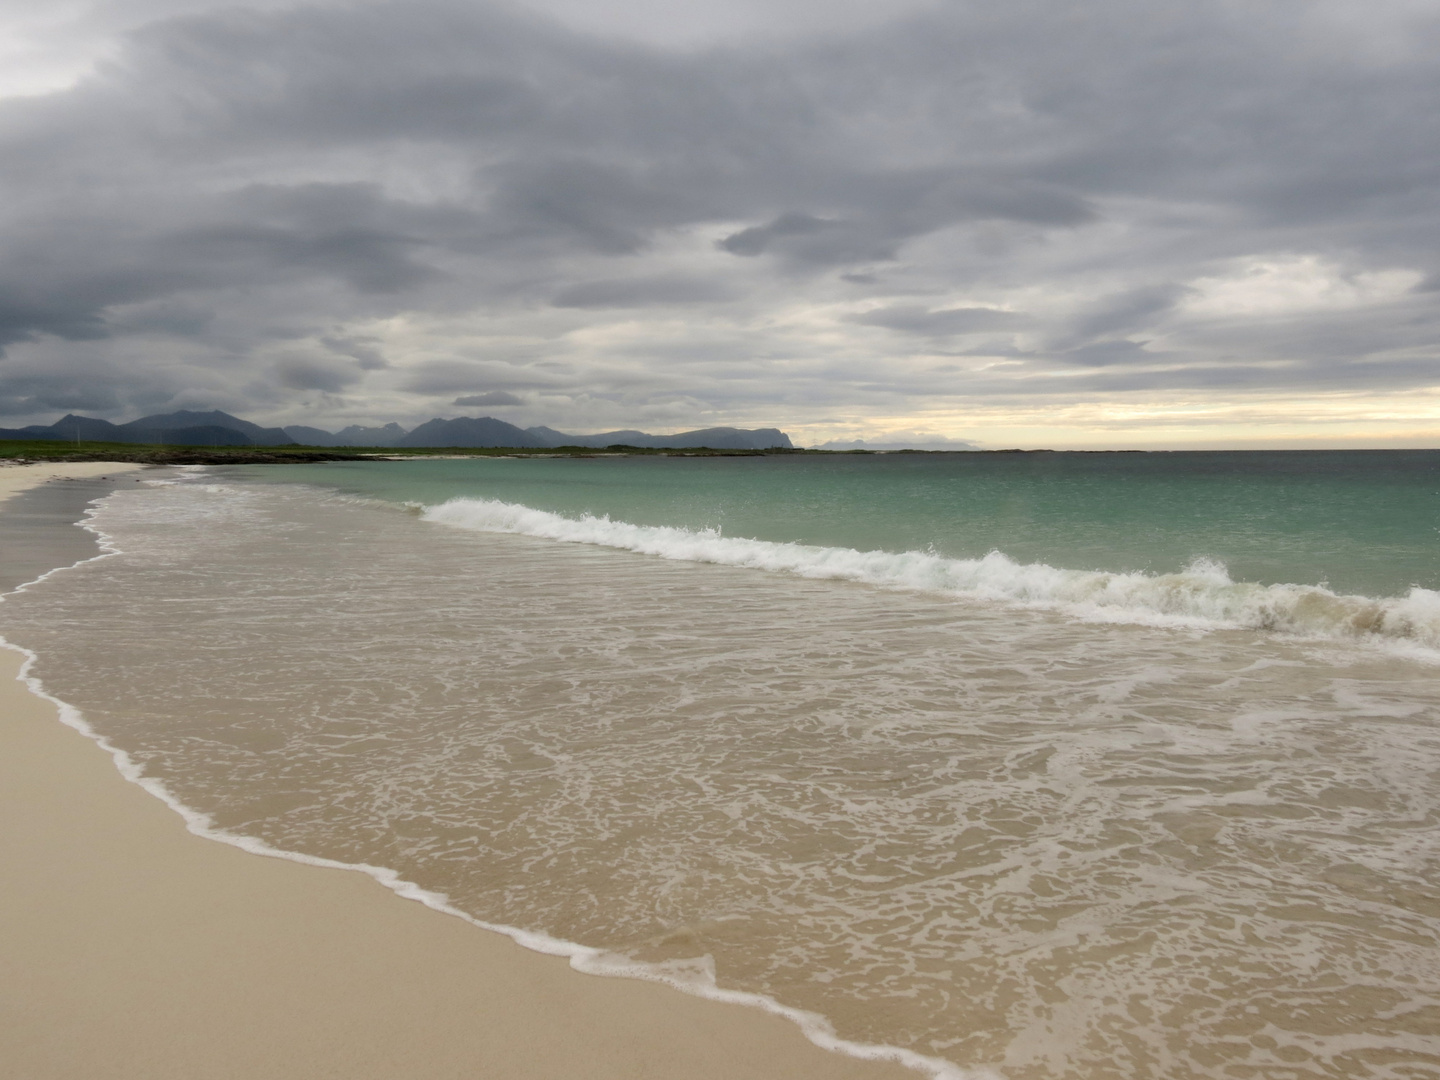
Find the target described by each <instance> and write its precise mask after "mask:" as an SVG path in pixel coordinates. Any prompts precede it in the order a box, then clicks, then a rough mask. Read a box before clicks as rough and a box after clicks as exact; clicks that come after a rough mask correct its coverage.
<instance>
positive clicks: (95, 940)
mask: <svg viewBox="0 0 1440 1080" xmlns="http://www.w3.org/2000/svg"><path fill="white" fill-rule="evenodd" d="M130 468H133V467H130V466H117V465H113V464H104V463H98V464H94V463H86V464H75V465H50V464H45V465H25V466H9V467H5V468H3V469H0V500H4V499H6V498H8V497H9V496H11V495H14V494H15V493H17V492H20V491H23V490H25V489H26V488H28V487H31V486H33V485H36V484H39V483H42V482H45V481H46V480H48V479H50V478H53V477H61V476H64V477H99V476H102V475H111V476H114V475H118V474H120V473H121V472H122V471H124V470H127V469H130ZM4 513H5V503H4V502H3V501H0V514H4ZM0 614H3V613H0ZM0 624H3V617H0ZM22 661H23V657H22V655H21V654H20V653H18V652H16V651H14V650H12V649H4V650H0V823H3V824H0V860H3V863H4V865H5V867H6V872H5V874H4V876H3V879H0V965H3V969H4V971H5V973H6V977H5V979H4V980H3V981H0V1045H3V1046H4V1047H5V1050H4V1058H5V1068H4V1071H5V1074H6V1075H8V1076H14V1077H24V1078H27V1080H59V1078H72V1077H73V1078H82V1077H83V1078H87V1080H89V1078H98V1077H107V1078H126V1077H136V1078H139V1077H145V1078H147V1080H164V1078H170V1077H174V1078H177V1080H178V1078H182V1077H183V1078H186V1080H201V1078H211V1077H214V1078H220V1077H227V1078H228V1077H235V1078H242V1077H243V1078H258V1077H267V1078H270V1077H273V1078H282V1077H296V1078H299V1077H306V1078H317V1077H346V1078H350V1080H360V1078H366V1077H376V1078H379V1077H385V1078H387V1080H388V1078H393V1077H396V1076H405V1077H457V1078H458V1077H537V1078H538V1077H545V1078H559V1077H595V1078H606V1077H615V1078H620V1077H626V1078H635V1077H657V1078H658V1077H666V1078H674V1077H687V1078H706V1077H715V1078H720V1077H725V1078H727V1080H737V1078H746V1077H755V1078H760V1077H777V1078H778V1077H787V1078H805V1077H830V1078H846V1077H853V1078H856V1080H860V1078H863V1077H873V1078H880V1077H890V1078H892V1080H899V1078H901V1077H906V1076H914V1075H916V1074H914V1073H912V1072H909V1071H907V1070H905V1069H903V1068H901V1067H899V1066H897V1065H891V1064H877V1063H869V1062H862V1061H856V1060H853V1059H850V1058H845V1057H842V1056H839V1055H835V1054H831V1053H828V1052H826V1051H823V1050H821V1049H819V1048H817V1047H815V1046H813V1045H812V1044H810V1043H809V1042H808V1041H806V1039H805V1038H804V1036H803V1035H802V1034H801V1032H800V1031H799V1030H798V1029H797V1028H796V1027H795V1026H794V1025H792V1024H790V1023H789V1022H787V1021H785V1020H782V1019H780V1018H777V1017H773V1016H770V1015H767V1014H764V1013H762V1012H759V1011H758V1010H754V1009H748V1008H743V1007H740V1006H733V1005H725V1004H717V1003H715V1002H710V1001H705V1000H701V999H698V998H692V997H688V996H686V995H684V994H681V993H679V992H677V991H674V990H672V989H670V988H668V987H664V986H661V985H657V984H651V983H643V982H638V981H631V980H622V979H602V978H596V977H591V976H586V975H582V974H579V973H577V972H575V971H572V970H571V969H570V968H569V967H568V965H567V963H566V962H565V961H563V960H561V959H557V958H553V957H546V956H541V955H539V954H536V953H532V952H528V951H526V950H524V949H522V948H520V947H519V946H517V945H514V944H513V943H512V942H510V941H509V940H508V939H506V938H503V937H501V936H499V935H495V934H490V933H486V932H484V931H481V930H477V929H476V928H474V927H472V926H469V925H466V924H465V923H463V922H462V921H460V920H459V919H456V918H452V917H449V916H446V915H443V914H440V913H438V912H435V911H432V910H430V909H428V908H425V907H423V906H422V905H420V904H418V903H413V902H407V901H405V900H402V899H400V898H398V897H396V896H394V895H393V894H392V893H390V892H389V891H387V890H386V889H384V888H383V887H382V886H380V885H379V884H377V883H376V882H374V881H373V880H371V879H370V878H368V877H366V876H364V875H362V874H359V873H354V872H347V871H340V870H328V869H322V868H316V867H312V866H305V865H301V864H298V863H292V862H288V861H285V860H282V859H277V858H265V857H262V856H257V855H252V854H249V853H247V852H244V851H241V850H239V849H237V848H233V847H230V846H227V845H225V844H221V843H217V842H215V841H212V840H207V839H204V838H202V837H198V836H195V835H193V834H191V833H189V832H188V831H187V830H186V827H185V824H184V822H183V821H182V820H181V819H180V817H178V816H177V815H176V814H175V813H174V812H172V811H171V810H170V809H169V808H167V807H166V806H165V805H164V804H162V803H161V802H160V801H158V800H157V799H155V798H153V797H152V796H151V795H149V794H148V793H147V792H145V791H144V790H142V789H141V788H140V787H138V786H135V785H133V784H131V783H128V782H127V781H125V780H124V779H123V778H122V777H121V776H120V775H119V773H118V772H117V771H116V769H115V766H114V764H113V763H112V761H111V760H110V758H109V757H108V755H107V754H106V753H104V752H103V751H102V750H101V749H100V748H99V747H97V746H96V745H95V744H94V743H93V742H92V741H91V740H89V739H87V738H85V737H84V736H83V735H81V734H80V733H78V732H76V731H74V730H72V729H70V728H68V727H65V726H64V725H62V724H61V723H60V722H59V720H58V718H57V711H56V708H55V707H54V706H53V705H52V704H51V703H50V702H48V701H45V700H42V699H40V698H38V697H36V696H34V695H32V694H31V693H29V692H28V690H27V689H26V687H25V685H24V684H23V683H21V682H19V681H17V674H18V672H19V669H20V666H21V663H22Z"/></svg>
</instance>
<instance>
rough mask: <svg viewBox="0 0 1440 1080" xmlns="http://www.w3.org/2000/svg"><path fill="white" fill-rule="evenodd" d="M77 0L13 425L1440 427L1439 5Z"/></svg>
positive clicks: (66, 31) (47, 148)
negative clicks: (225, 416)
mask: <svg viewBox="0 0 1440 1080" xmlns="http://www.w3.org/2000/svg"><path fill="white" fill-rule="evenodd" d="M36 6H37V5H35V4H34V3H33V2H31V0H27V2H26V3H24V4H20V3H15V2H13V0H3V4H0V42H3V45H0V94H3V95H5V96H4V98H3V100H0V347H3V349H4V353H3V357H0V426H20V425H23V424H27V423H48V422H51V421H53V420H54V419H56V418H57V417H58V416H59V415H61V414H62V413H65V412H67V411H76V412H82V413H86V414H89V415H95V416H103V417H107V418H110V419H116V420H125V419H130V418H133V417H135V416H138V415H141V414H143V413H152V412H160V411H168V410H170V409H173V408H207V409H208V408H222V409H226V410H228V411H230V412H234V413H238V414H240V415H242V416H245V417H247V418H250V419H255V420H257V421H261V422H265V423H282V424H290V423H306V424H314V425H317V426H324V427H330V428H332V429H333V428H338V427H341V426H344V425H345V424H349V423H356V422H360V423H371V422H374V423H383V422H385V421H389V420H398V421H400V422H401V423H403V424H406V425H407V426H408V425H411V424H414V423H417V422H419V421H423V420H426V419H429V418H430V417H432V416H457V415H482V414H489V415H493V416H497V417H500V418H502V419H506V420H509V421H511V422H514V423H519V424H521V425H530V424H542V423H543V424H548V425H550V426H552V427H556V428H560V429H562V430H570V431H578V432H584V431H597V430H605V429H611V428H617V427H638V428H643V429H647V430H652V431H674V430H679V429H683V428H692V427H704V426H711V425H715V424H735V425H738V426H744V427H759V426H778V427H782V428H784V429H785V430H786V431H788V432H790V433H791V435H792V437H794V438H796V440H797V442H800V443H804V444H816V443H819V442H822V441H825V440H827V439H840V438H855V437H863V438H867V439H871V440H878V441H893V440H895V439H900V440H902V441H903V440H915V439H917V438H918V439H920V440H923V441H928V440H933V439H936V438H941V437H948V438H952V439H957V440H969V441H973V442H975V443H978V444H980V445H985V446H1057V447H1058V446H1076V447H1102V446H1115V447H1142V446H1206V445H1267V444H1269V445H1316V446H1320V445H1376V446H1383V445H1431V446H1433V445H1440V336H1437V328H1440V235H1437V224H1440V220H1437V219H1440V213H1437V210H1440V204H1437V191H1440V4H1436V3H1434V2H1433V0H1427V2H1424V3H1417V2H1414V0H1376V2H1369V3H1366V4H1359V3H1356V2H1354V0H1343V2H1327V0H1305V2H1297V0H1245V2H1239V0H1226V2H1213V0H1190V2H1187V3H1184V4H1162V3H1157V2H1155V0H1089V2H1087V3H1084V4H1076V3H1074V2H1073V0H1059V2H1057V0H1006V2H1005V3H996V2H994V0H983V2H974V3H955V2H948V0H933V2H930V0H913V2H909V3H903V2H902V3H893V2H892V3H887V4H885V5H879V4H876V3H873V2H865V3H861V2H859V0H825V2H821V0H766V2H764V3H762V2H760V0H746V2H738V0H727V2H725V3H720V2H718V0H716V2H711V3H684V2H679V3H677V2H674V0H666V2H661V0H614V2H612V3H610V4H608V5H607V4H598V3H595V2H589V0H587V2H583V3H582V2H581V0H545V2H544V3H532V4H526V5H494V4H488V3H482V2H477V0H464V2H461V0H405V2H403V3H349V2H343V0H341V2H320V3H294V2H284V0H263V2H259V3H249V4H247V3H246V2H245V0H241V2H240V3H232V2H225V3H208V2H204V0H118V2H104V0H102V2H99V3H94V4H90V3H80V2H74V0H60V2H52V3H50V4H48V5H46V6H45V8H44V10H43V11H40V12H38V13H37V12H36V11H35V10H34V9H35V8H36ZM882 7H883V8H884V11H885V16H884V18H880V17H878V16H877V14H876V13H877V11H879V10H880V9H881V8H882ZM457 400H460V401H465V402H468V404H456V402H457ZM477 403H479V404H477Z"/></svg>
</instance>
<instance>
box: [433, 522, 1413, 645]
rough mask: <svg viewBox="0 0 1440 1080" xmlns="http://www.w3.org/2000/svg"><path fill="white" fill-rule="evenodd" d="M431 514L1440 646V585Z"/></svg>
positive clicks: (1033, 602)
mask: <svg viewBox="0 0 1440 1080" xmlns="http://www.w3.org/2000/svg"><path fill="white" fill-rule="evenodd" d="M422 517H424V518H425V520H427V521H433V522H437V523H440V524H444V525H450V526H454V527H457V528H462V529H473V530H476V531H480V532H498V533H514V534H519V535H524V536H534V537H540V538H543V539H548V540H559V541H564V542H568V543H579V544H596V545H600V546H603V547H611V548H621V549H624V550H627V551H634V552H639V553H641V554H646V555H658V556H660V557H661V558H666V559H675V560H680V561H686V562H701V563H717V564H721V565H727V566H738V567H747V568H750V569H756V570H768V571H772V572H780V573H790V574H796V575H799V576H801V577H809V578H828V579H839V580H845V581H856V582H862V583H864V584H867V585H876V586H881V587H886V588H897V589H906V590H914V591H919V592H930V593H941V594H946V595H954V596H967V597H973V598H977V599H981V600H990V601H1004V602H1011V603H1020V604H1026V605H1030V606H1040V607H1049V608H1056V609H1059V610H1062V611H1065V612H1066V613H1069V614H1073V615H1078V616H1081V617H1086V618H1098V619H1104V620H1107V621H1123V622H1141V623H1158V624H1163V625H1189V626H1196V627H1202V628H1236V629H1253V630H1273V631H1281V632H1285V633H1292V634H1301V635H1307V636H1317V637H1330V638H1348V639H1359V640H1374V641H1387V642H1400V643H1407V644H1412V645H1418V646H1421V647H1423V648H1424V649H1427V650H1429V649H1440V592H1435V591H1432V590H1429V589H1422V588H1419V587H1413V588H1411V590H1410V592H1409V594H1408V595H1406V596H1403V597H1369V596H1347V595H1343V594H1339V593H1335V592H1333V591H1331V590H1330V589H1327V588H1325V587H1324V586H1322V585H1295V584H1278V585H1260V584H1255V583H1250V582H1237V581H1234V580H1232V579H1231V578H1230V575H1229V573H1228V572H1227V570H1226V568H1225V567H1224V566H1223V565H1222V564H1220V563H1218V562H1215V561H1212V560H1208V559H1197V560H1195V561H1194V562H1192V563H1191V564H1190V565H1189V566H1187V567H1186V568H1185V569H1184V570H1181V571H1179V572H1177V573H1172V574H1143V573H1107V572H1103V571H1091V570H1070V569H1062V568H1059V567H1054V566H1048V565H1046V564H1044V563H1019V562H1016V561H1015V560H1014V559H1011V558H1010V557H1009V556H1007V555H1005V554H1004V553H1003V552H999V551H992V552H991V553H990V554H988V555H986V556H985V557H983V558H980V559H953V558H947V557H945V556H942V555H937V554H933V553H930V552H923V551H906V552H889V551H856V550H854V549H853V548H841V547H820V546H815V545H808V544H795V543H777V542H773V541H768V540H752V539H744V538H738V537H727V536H724V535H723V534H722V533H721V532H720V531H719V530H716V529H703V530H694V529H684V528H676V527H673V526H663V525H635V524H631V523H629V522H625V521H612V520H611V519H610V518H609V517H594V516H591V515H584V516H581V517H579V518H570V517H565V516H562V515H560V514H555V513H551V512H549V511H546V510H537V509H534V508H532V507H528V506H523V505H519V504H516V503H507V502H501V501H499V500H495V499H467V498H457V499H451V500H449V501H447V502H444V503H441V504H439V505H437V506H431V507H427V508H425V509H424V510H423V511H422Z"/></svg>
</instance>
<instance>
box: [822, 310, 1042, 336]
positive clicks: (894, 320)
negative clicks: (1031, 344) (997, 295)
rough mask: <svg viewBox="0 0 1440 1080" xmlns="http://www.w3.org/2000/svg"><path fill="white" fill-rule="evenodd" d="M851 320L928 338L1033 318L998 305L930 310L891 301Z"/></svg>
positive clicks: (1017, 325) (1002, 327)
mask: <svg viewBox="0 0 1440 1080" xmlns="http://www.w3.org/2000/svg"><path fill="white" fill-rule="evenodd" d="M849 320H850V321H851V322H857V323H861V324H862V325H864V326H883V327H885V328H886V329H887V330H899V331H901V332H902V333H906V334H922V335H925V336H928V337H948V336H951V335H954V334H975V333H983V332H985V331H992V330H1007V329H1019V328H1020V327H1022V326H1024V325H1026V323H1028V322H1029V321H1030V320H1029V319H1027V318H1026V317H1025V316H1024V315H1022V314H1020V313H1019V312H1014V311H1001V310H999V309H996V308H983V307H969V308H944V309H942V310H939V311H929V310H927V309H925V308H924V307H921V306H919V305H916V304H890V305H888V306H886V307H882V308H876V309H875V310H873V311H866V312H862V313H861V314H859V315H851V316H850V317H849Z"/></svg>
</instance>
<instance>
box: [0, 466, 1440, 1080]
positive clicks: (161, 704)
mask: <svg viewBox="0 0 1440 1080" xmlns="http://www.w3.org/2000/svg"><path fill="white" fill-rule="evenodd" d="M86 526H87V527H88V528H90V529H91V530H93V531H94V532H95V533H96V534H97V535H98V536H100V537H101V538H102V540H103V542H104V544H105V545H106V546H107V550H109V551H110V552H111V554H109V555H106V556H104V557H101V558H98V559H94V560H91V561H88V562H84V563H81V564H80V565H77V566H75V567H72V568H69V569H65V570H61V571H58V572H56V573H53V574H50V575H49V576H47V577H46V578H45V579H44V580H42V581H40V582H38V583H35V584H32V585H29V586H27V587H26V588H24V589H23V590H21V591H19V592H14V593H11V594H10V595H8V596H7V597H6V598H5V600H4V602H3V604H0V634H3V635H4V637H5V638H6V639H7V640H8V641H10V642H12V643H14V644H16V645H19V646H21V647H23V648H26V649H29V650H31V651H32V652H33V653H34V655H35V658H36V659H35V661H34V663H33V665H32V667H31V670H30V674H31V675H32V676H34V677H36V678H38V679H39V680H40V681H41V682H42V683H43V685H44V688H45V690H46V691H47V692H48V693H50V694H52V695H54V696H55V697H57V698H59V699H62V700H63V701H65V702H67V703H69V704H70V705H71V706H73V708H74V709H75V710H78V712H77V713H74V714H72V720H73V721H74V722H76V723H77V724H80V723H83V724H85V725H88V727H89V729H90V730H92V731H93V733H94V734H95V735H96V736H97V737H99V738H102V739H103V740H104V741H105V742H106V744H107V745H109V746H110V747H111V748H112V749H113V750H114V751H115V752H116V753H117V755H119V757H120V760H121V764H122V765H123V766H124V767H125V768H126V769H127V770H130V771H131V773H132V774H134V775H143V777H144V779H145V781H146V782H147V783H148V784H149V785H151V786H152V788H153V789H155V790H157V791H161V792H163V793H164V794H165V795H166V796H167V797H169V798H170V799H171V800H172V801H173V802H174V803H175V804H176V805H177V807H180V808H182V809H183V810H184V812H186V813H187V814H188V815H189V816H190V817H191V819H192V821H193V822H194V823H195V824H196V827H199V828H204V829H209V830H213V831H216V832H218V833H223V834H224V835H226V836H228V837H231V838H232V839H235V840H238V841H239V842H241V843H244V844H248V845H250V846H253V847H255V848H256V849H266V850H279V851H284V852H290V853H294V854H296V855H298V856H301V857H306V858H313V859H323V860H332V861H335V862H341V863H346V864H352V865H361V866H364V867H368V868H371V871H372V872H373V873H375V874H376V876H378V877H380V878H382V879H383V880H386V881H387V882H388V883H390V884H392V885H393V886H395V887H397V888H400V889H402V891H407V892H408V893H410V894H412V895H423V897H424V898H425V899H427V900H428V902H431V903H433V904H436V905H437V906H444V907H446V908H447V909H450V910H454V911H456V912H459V913H463V914H464V915H466V916H467V917H470V918H472V919H474V920H475V921H477V922H478V923H480V924H481V925H486V926H492V927H500V928H507V929H508V932H512V933H513V934H515V935H516V936H517V937H518V938H520V939H521V940H522V941H524V942H525V943H527V944H530V945H532V946H534V947H538V948H545V949H550V950H552V951H560V952H568V953H569V954H570V955H572V957H573V958H574V962H575V963H576V965H577V966H580V967H583V968H585V969H587V970H592V971H602V972H611V973H628V974H640V975H646V976H649V977H660V978H666V979H668V980H670V981H672V982H675V983H677V984H679V985H682V986H684V987H686V988H688V989H690V990H692V991H695V992H701V993H712V994H727V993H728V994H741V995H749V997H748V998H747V1000H751V1001H754V1002H757V1003H760V1004H764V1005H768V1007H772V1008H780V1009H784V1010H788V1011H790V1014H791V1015H793V1016H795V1017H796V1018H797V1019H799V1020H800V1021H801V1022H802V1023H804V1024H805V1025H806V1028H807V1030H808V1031H809V1032H810V1033H811V1034H812V1036H814V1037H815V1038H817V1040H819V1041H821V1042H823V1043H827V1044H830V1045H841V1046H842V1048H845V1049H848V1050H849V1051H850V1052H857V1053H866V1052H875V1053H880V1052H903V1054H904V1056H905V1058H906V1060H907V1061H908V1062H909V1063H910V1064H912V1065H914V1066H915V1067H916V1068H917V1069H918V1070H920V1073H926V1072H928V1073H929V1074H931V1075H933V1076H937V1077H951V1078H957V1077H970V1076H988V1075H996V1076H1000V1077H1005V1078H1014V1080H1032V1078H1033V1080H1040V1078H1077V1080H1099V1078H1111V1077H1114V1078H1121V1077H1124V1078H1129V1080H1150V1078H1155V1080H1162V1078H1163V1080H1185V1078H1191V1077H1196V1078H1198V1077H1204V1078H1251V1077H1253V1078H1258V1080H1301V1078H1305V1080H1310V1078H1314V1080H1320V1078H1336V1077H1376V1078H1387V1080H1417V1078H1437V1080H1440V452H1426V451H1394V452H1390V451H1375V452H1312V453H1304V452H1295V453H1267V452H1241V453H1191V454H1179V453H1175V454H1051V453H1033V454H944V455H918V454H917V455H911V454H894V455H872V456H867V455H853V456H852V455H843V456H824V457H820V456H783V457H744V458H689V457H671V458H657V457H639V458H630V457H606V456H597V457H594V458H587V459H558V460H556V459H537V458H515V459H478V460H477V459H469V460H422V461H403V462H365V463H333V464H326V465H297V466H270V467H248V468H246V467H233V468H196V469H178V470H156V471H154V472H152V473H151V474H149V475H148V476H147V477H146V478H145V481H144V482H143V483H138V484H136V483H131V484H129V486H128V487H125V488H121V489H119V490H116V491H115V492H113V493H111V494H108V495H106V496H104V497H103V498H101V499H100V500H98V501H97V502H96V503H95V504H94V505H93V507H92V509H91V510H90V513H89V517H88V519H87V521H86ZM477 932H479V931H477ZM361 947H363V946H361ZM867 1047H868V1048H871V1049H870V1050H867V1049H866V1048H867ZM875 1048H890V1049H889V1050H880V1049H875Z"/></svg>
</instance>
